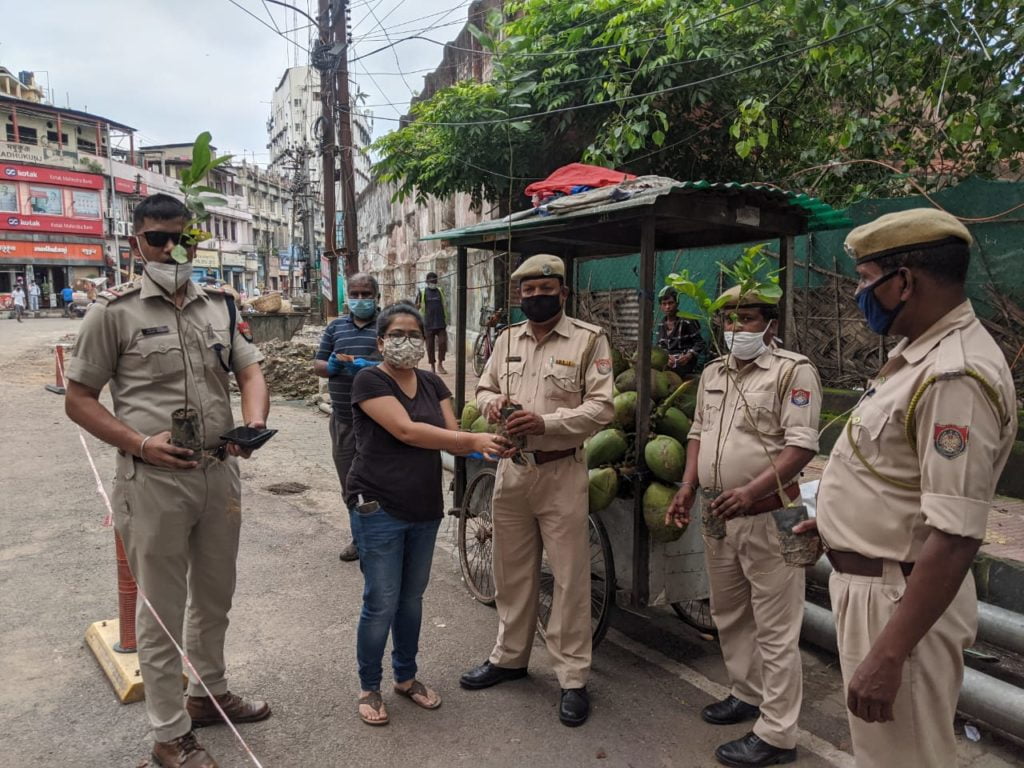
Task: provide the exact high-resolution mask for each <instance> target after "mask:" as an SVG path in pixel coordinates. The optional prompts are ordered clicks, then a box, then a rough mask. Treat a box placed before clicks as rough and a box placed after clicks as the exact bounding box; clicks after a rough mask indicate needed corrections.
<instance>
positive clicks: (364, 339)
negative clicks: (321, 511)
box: [313, 272, 380, 562]
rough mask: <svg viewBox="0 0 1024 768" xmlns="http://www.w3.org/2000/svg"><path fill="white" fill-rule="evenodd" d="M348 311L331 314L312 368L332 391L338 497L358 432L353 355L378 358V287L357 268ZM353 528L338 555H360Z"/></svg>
mask: <svg viewBox="0 0 1024 768" xmlns="http://www.w3.org/2000/svg"><path fill="white" fill-rule="evenodd" d="M346 295H347V297H348V299H347V302H346V303H347V304H348V314H347V315H342V316H341V317H339V318H337V319H335V320H332V321H331V322H330V323H329V324H328V325H327V327H326V328H324V332H323V335H322V336H321V337H320V346H319V347H318V348H317V351H316V355H315V358H316V359H315V360H314V362H313V371H314V373H316V375H317V376H320V377H321V378H326V379H327V391H328V393H329V394H330V397H331V419H330V423H329V424H328V429H329V431H330V435H331V456H332V458H333V459H334V469H335V470H336V471H337V473H338V482H339V483H340V484H341V493H342V498H345V490H346V488H347V487H348V471H349V469H351V467H352V458H353V456H354V455H355V445H356V437H355V432H354V431H353V429H352V380H353V378H354V377H355V375H356V373H357V372H358V370H359V368H358V364H357V363H356V362H355V361H356V360H379V359H380V354H379V353H378V351H377V313H378V305H379V302H380V288H379V287H378V285H377V279H376V278H375V277H373V276H372V275H368V274H366V273H365V272H359V273H357V274H355V275H352V277H350V278H349V279H348V287H347V289H346ZM354 534H355V532H354V531H353V535H352V537H351V538H350V540H349V543H348V544H346V545H345V547H344V548H343V549H342V550H341V554H340V556H339V557H340V559H341V560H342V561H345V562H352V561H354V560H358V559H359V550H358V549H357V548H356V540H355V535H354Z"/></svg>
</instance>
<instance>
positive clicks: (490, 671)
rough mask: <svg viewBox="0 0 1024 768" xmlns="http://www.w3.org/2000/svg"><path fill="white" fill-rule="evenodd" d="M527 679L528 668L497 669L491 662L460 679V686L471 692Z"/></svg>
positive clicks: (475, 668)
mask: <svg viewBox="0 0 1024 768" xmlns="http://www.w3.org/2000/svg"><path fill="white" fill-rule="evenodd" d="M521 677H526V667H515V668H511V667H497V666H495V665H494V664H491V662H489V661H485V662H484V663H483V664H481V665H480V666H479V667H474V668H473V669H471V670H469V672H467V673H466V674H464V675H463V676H462V677H460V678H459V685H461V686H462V687H463V688H466V689H468V690H470V691H478V690H480V689H481V688H490V687H491V686H492V685H497V684H498V683H505V682H508V681H509V680H518V679H519V678H521Z"/></svg>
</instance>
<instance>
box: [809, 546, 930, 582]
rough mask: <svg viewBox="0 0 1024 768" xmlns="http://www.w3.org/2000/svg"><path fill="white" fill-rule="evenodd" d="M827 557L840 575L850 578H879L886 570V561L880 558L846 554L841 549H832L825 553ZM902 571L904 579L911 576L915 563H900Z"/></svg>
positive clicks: (852, 553)
mask: <svg viewBox="0 0 1024 768" xmlns="http://www.w3.org/2000/svg"><path fill="white" fill-rule="evenodd" d="M825 557H827V558H828V561H829V562H830V563H832V568H834V569H835V570H836V572H838V573H845V574H848V575H850V576H869V577H876V578H877V577H879V576H881V575H882V571H883V570H884V566H883V564H884V563H885V560H883V559H881V558H878V557H865V556H864V555H861V554H859V553H857V552H844V551H842V550H840V549H830V550H828V551H827V552H825ZM899 566H900V570H901V571H903V575H904V577H906V576H909V575H910V572H911V571H913V570H914V564H913V563H900V564H899Z"/></svg>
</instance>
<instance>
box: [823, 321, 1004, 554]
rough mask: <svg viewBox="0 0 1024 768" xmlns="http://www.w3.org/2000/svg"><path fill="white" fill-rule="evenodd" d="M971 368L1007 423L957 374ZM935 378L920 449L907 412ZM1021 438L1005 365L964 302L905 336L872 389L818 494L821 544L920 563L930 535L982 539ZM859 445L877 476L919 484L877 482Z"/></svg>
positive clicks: (924, 405)
mask: <svg viewBox="0 0 1024 768" xmlns="http://www.w3.org/2000/svg"><path fill="white" fill-rule="evenodd" d="M965 369H969V370H974V371H977V372H978V373H979V374H980V375H981V376H983V377H984V378H985V380H986V381H988V382H989V383H990V384H991V385H992V386H993V387H994V388H995V390H996V391H997V392H998V395H999V398H1000V399H1001V407H1002V409H1003V412H1004V414H1003V416H1000V414H999V409H998V408H997V407H996V406H995V405H994V404H993V403H992V401H991V400H990V399H989V398H988V396H987V395H986V394H985V390H984V389H983V388H982V386H981V385H980V384H979V383H978V382H977V381H975V380H974V379H972V378H970V377H968V376H963V375H955V374H959V373H962V372H963V371H964V370H965ZM943 374H954V375H952V376H951V377H949V378H944V377H943ZM936 375H937V376H939V379H938V380H937V381H936V382H935V384H934V385H932V386H930V387H929V388H928V389H927V390H926V391H925V393H924V394H923V395H922V396H921V398H920V401H919V404H918V406H917V411H916V413H915V415H914V430H913V432H914V434H915V435H916V442H917V448H916V451H915V450H914V448H912V447H911V445H910V444H909V443H908V442H907V438H906V428H905V424H906V422H907V409H908V408H909V407H910V402H911V399H912V398H913V397H914V395H915V393H916V392H917V391H918V390H919V388H920V387H921V385H922V384H923V383H924V381H925V380H926V379H928V378H929V377H931V376H936ZM1004 417H1005V419H1004ZM1016 433H1017V418H1016V398H1015V395H1014V388H1013V379H1012V377H1011V375H1010V369H1009V367H1008V366H1007V364H1006V358H1005V357H1004V356H1003V353H1002V352H1001V351H1000V349H999V347H997V346H996V343H995V341H993V339H992V337H991V336H990V335H989V334H988V331H986V330H985V329H984V328H983V327H982V325H981V323H980V322H979V321H978V319H977V317H975V315H974V310H973V308H972V307H971V303H970V302H969V301H966V302H964V303H963V304H961V305H960V306H958V307H957V308H956V309H954V310H952V311H951V312H949V313H948V314H947V315H945V316H944V317H943V318H942V319H940V320H939V321H938V322H937V323H935V324H934V325H933V326H932V327H931V328H929V329H928V330H927V331H926V332H925V333H924V334H923V335H922V336H921V337H920V338H918V339H917V340H915V341H914V342H908V341H907V340H906V339H904V340H903V341H902V342H901V343H900V344H899V345H898V346H897V347H896V348H895V349H893V351H892V352H891V353H890V354H889V360H888V362H887V363H886V364H885V365H884V366H883V367H882V370H881V371H879V374H878V376H877V377H876V378H875V379H873V380H872V381H870V382H869V383H868V390H867V391H866V392H865V393H864V396H863V397H862V398H861V401H860V403H859V404H858V405H857V408H856V409H855V410H854V411H853V413H852V415H851V416H850V432H847V430H846V428H844V429H843V433H842V435H841V436H840V438H839V440H838V442H837V443H836V445H835V448H833V449H832V455H831V456H830V457H829V461H828V465H827V466H826V467H825V472H824V474H823V475H822V478H821V484H820V486H819V488H818V502H817V513H818V531H819V532H820V534H821V537H822V539H823V540H824V541H825V543H826V544H827V545H828V546H829V547H831V548H833V549H839V550H844V551H848V552H858V553H860V554H862V555H865V556H867V557H875V558H885V559H889V560H898V561H900V562H913V561H914V560H916V559H917V557H918V554H919V553H920V551H921V547H922V546H923V545H924V541H925V539H926V538H927V537H928V534H929V533H930V531H931V529H933V528H937V529H938V530H940V531H945V532H946V533H950V534H953V535H956V536H966V537H968V538H972V539H983V538H984V537H985V528H986V524H987V521H988V512H989V509H990V508H991V506H992V496H993V495H994V494H995V487H996V481H997V480H998V479H999V474H1000V472H1001V471H1002V469H1003V466H1005V464H1006V460H1007V458H1008V457H1009V454H1010V449H1011V448H1012V446H1013V440H1014V437H1015V436H1016ZM851 434H852V443H851V439H850V435H851ZM854 444H855V445H856V446H857V448H858V450H859V451H860V453H861V455H862V456H863V457H864V460H865V461H866V462H867V463H868V464H869V465H870V466H871V467H872V468H873V469H874V470H875V472H878V473H881V474H883V475H885V476H887V477H891V478H893V479H895V480H897V481H899V482H902V483H906V484H908V485H911V486H913V487H912V488H903V487H898V486H895V485H893V484H892V483H889V482H886V481H884V480H882V479H881V478H879V477H878V476H877V475H876V474H874V472H872V470H871V469H869V468H868V467H866V466H864V464H863V463H862V462H861V461H860V459H858V458H857V456H856V455H855V453H854V451H853V445H854Z"/></svg>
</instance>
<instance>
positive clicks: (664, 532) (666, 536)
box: [644, 482, 686, 544]
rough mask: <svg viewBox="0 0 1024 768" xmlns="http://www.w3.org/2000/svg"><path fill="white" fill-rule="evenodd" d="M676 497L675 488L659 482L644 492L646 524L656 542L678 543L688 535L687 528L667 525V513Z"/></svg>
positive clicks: (652, 484)
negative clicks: (684, 535)
mask: <svg viewBox="0 0 1024 768" xmlns="http://www.w3.org/2000/svg"><path fill="white" fill-rule="evenodd" d="M675 495H676V489H675V488H674V487H672V486H670V485H665V484H663V483H658V482H654V483H651V484H650V485H649V486H647V490H646V491H644V522H645V523H647V530H648V531H649V532H650V534H651V539H652V540H654V541H658V542H661V543H663V544H665V543H668V542H670V541H676V540H677V539H679V538H681V537H682V535H683V534H684V533H686V528H685V526H684V527H683V528H676V527H675V526H674V525H665V511H666V510H667V509H668V505H669V504H671V503H672V498H673V497H674V496H675Z"/></svg>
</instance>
